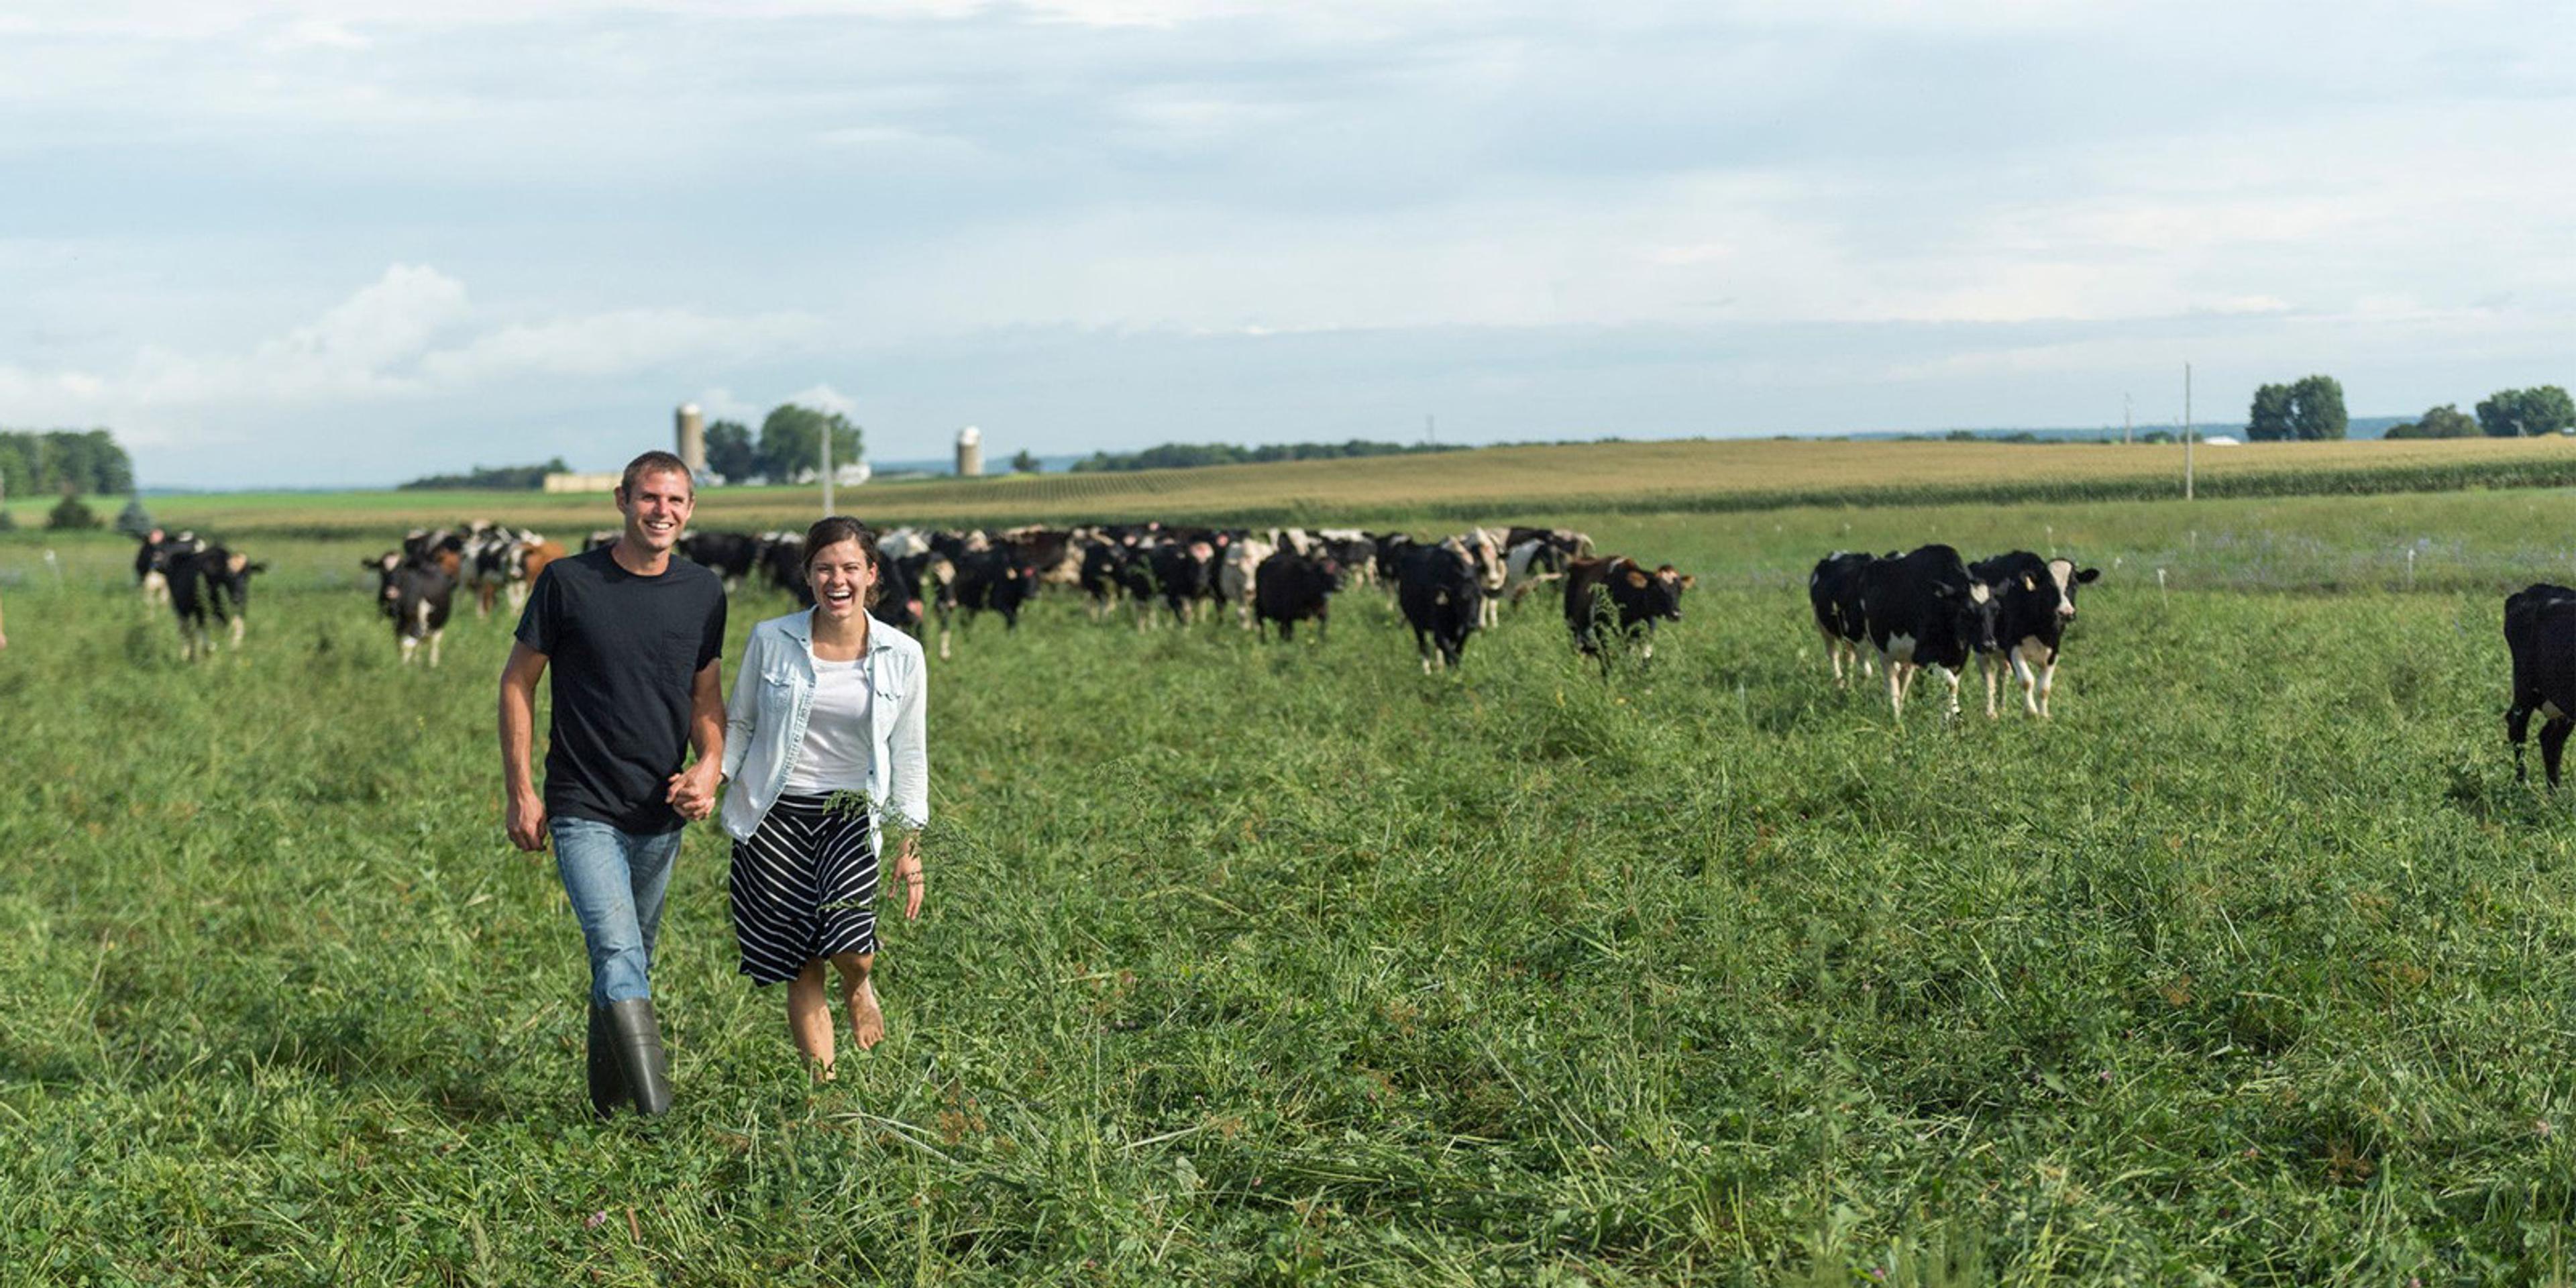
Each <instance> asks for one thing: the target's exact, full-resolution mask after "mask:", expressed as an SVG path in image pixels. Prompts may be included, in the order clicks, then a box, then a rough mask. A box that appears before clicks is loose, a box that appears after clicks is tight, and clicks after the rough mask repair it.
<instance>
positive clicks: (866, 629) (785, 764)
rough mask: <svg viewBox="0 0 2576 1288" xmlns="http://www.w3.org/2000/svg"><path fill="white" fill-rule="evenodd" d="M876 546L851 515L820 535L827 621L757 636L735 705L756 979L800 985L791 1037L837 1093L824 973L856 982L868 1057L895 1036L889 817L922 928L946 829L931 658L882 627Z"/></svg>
mask: <svg viewBox="0 0 2576 1288" xmlns="http://www.w3.org/2000/svg"><path fill="white" fill-rule="evenodd" d="M878 575H879V566H878V559H877V547H876V538H875V535H874V534H873V533H870V532H869V531H868V530H867V529H866V528H864V527H861V526H860V525H859V522H858V520H856V519H850V518H844V517H841V516H838V515H835V516H833V517H831V518H828V519H825V520H823V521H822V522H820V523H817V524H815V525H814V526H813V527H812V528H811V529H809V530H808V531H807V532H806V534H805V580H806V583H807V584H808V585H809V586H811V587H812V588H813V590H814V607H812V608H811V609H808V610H806V611H804V612H798V613H790V614H788V615H787V616H785V617H773V618H771V619H769V620H768V621H765V622H762V623H761V624H759V625H758V626H755V627H753V628H752V631H751V642H750V643H749V644H748V645H747V646H746V647H745V649H744V651H743V655H742V668H741V670H740V671H739V672H737V673H736V675H735V677H734V686H733V698H732V700H731V701H729V702H728V703H726V705H725V747H724V774H725V778H726V780H727V781H728V782H730V783H732V784H733V786H732V789H731V790H730V791H729V792H728V793H727V794H726V796H725V803H724V827H725V832H726V833H727V834H728V835H730V836H732V837H733V842H734V845H733V874H732V888H733V928H734V938H735V941H736V942H737V943H738V944H739V945H740V947H741V949H742V973H744V974H746V975H749V976H751V979H752V982H753V983H755V984H760V985H769V984H776V983H785V984H786V985H787V1031H788V1033H789V1034H790V1035H791V1036H793V1037H794V1038H795V1039H796V1048H797V1050H799V1051H801V1052H803V1053H804V1055H805V1059H806V1060H807V1062H808V1064H809V1066H810V1067H811V1069H812V1070H813V1073H814V1076H815V1078H816V1079H817V1080H818V1081H825V1082H828V1081H830V1080H831V1078H832V1011H831V1007H830V1005H829V1002H828V1000H827V999H826V997H825V994H824V987H823V985H824V979H823V977H824V970H823V964H824V963H825V962H827V961H828V962H830V963H831V964H832V966H833V967H834V968H836V969H837V971H838V972H839V974H840V982H841V1003H842V1005H843V1007H845V1008H846V1009H847V1010H848V1011H849V1014H850V1028H851V1030H852V1032H853V1036H854V1037H855V1038H856V1039H857V1041H858V1044H859V1049H861V1050H866V1049H867V1048H869V1047H872V1046H875V1045H876V1044H877V1040H878V1039H880V1038H882V1037H884V1036H885V1015H884V1013H883V1012H882V1011H881V1010H879V1009H878V1007H877V995H876V987H875V985H874V983H873V982H872V981H871V979H870V972H871V971H872V970H873V969H874V968H875V966H876V952H877V933H876V932H877V917H876V911H875V908H874V906H873V905H874V903H875V900H876V897H877V894H878V880H877V862H878V859H879V857H880V854H879V848H880V840H881V836H880V829H879V827H878V821H879V818H880V817H881V811H882V812H891V814H892V815H893V819H892V821H893V822H894V824H895V825H896V826H897V827H898V828H900V829H901V832H902V840H901V843H900V845H899V847H898V848H897V850H896V854H895V861H894V873H893V886H892V887H891V888H889V889H887V890H886V892H885V893H887V894H889V895H892V894H895V893H898V892H900V893H901V894H902V895H903V899H904V907H903V915H904V918H905V919H906V920H911V919H913V918H917V917H919V916H920V915H921V886H922V880H921V856H920V854H919V852H918V846H919V841H920V831H921V828H922V826H923V825H924V824H926V823H928V822H929V820H930V785H929V763H928V760H927V759H926V757H925V756H924V754H923V750H922V702H923V696H924V695H923V689H924V681H925V678H926V677H925V675H924V674H923V667H922V657H921V645H919V644H917V643H914V642H913V640H912V639H911V637H909V636H907V635H904V634H903V633H902V632H900V631H897V630H895V629H893V628H892V627H889V626H887V625H886V624H885V623H883V622H880V621H878V620H876V619H875V618H874V617H872V616H871V615H870V614H869V613H868V611H867V610H868V608H869V607H870V606H871V605H873V604H874V603H875V602H876V600H877V596H878V592H879V589H880V583H879V581H878Z"/></svg>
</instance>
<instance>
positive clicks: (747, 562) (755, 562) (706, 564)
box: [677, 532, 761, 594]
mask: <svg viewBox="0 0 2576 1288" xmlns="http://www.w3.org/2000/svg"><path fill="white" fill-rule="evenodd" d="M760 544H761V543H760V538H759V537H758V536H757V535H754V534H752V533H749V532H691V533H689V534H688V535H686V536H683V537H681V538H680V540H679V544H678V547H677V548H678V550H679V552H680V557H681V558H683V559H686V560H688V561H689V562H690V563H693V564H697V565H698V566H700V567H702V568H705V569H707V570H709V571H711V572H713V573H715V575H716V576H718V577H721V578H723V579H724V587H725V593H726V594H732V593H733V592H734V591H735V590H738V589H740V588H741V586H742V583H743V579H744V578H746V577H749V576H751V573H752V570H753V569H754V568H757V567H759V566H760Z"/></svg>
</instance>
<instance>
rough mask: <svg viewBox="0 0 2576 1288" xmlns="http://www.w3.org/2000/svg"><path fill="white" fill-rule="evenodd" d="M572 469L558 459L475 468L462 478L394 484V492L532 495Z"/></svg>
mask: <svg viewBox="0 0 2576 1288" xmlns="http://www.w3.org/2000/svg"><path fill="white" fill-rule="evenodd" d="M571 470H572V467H571V466H569V465H566V464H564V459H563V458H562V457H560V456H558V457H556V458H554V459H553V460H550V461H547V462H546V463H544V464H542V465H477V466H475V467H474V468H473V469H470V470H467V471H466V472H464V473H462V474H432V475H429V476H427V477H425V478H416V479H413V480H412V481H410V482H408V483H397V484H395V485H394V490H395V491H397V492H446V491H459V490H472V491H482V492H533V491H536V490H537V489H539V488H542V487H544V486H545V485H546V476H547V475H549V474H565V473H570V472H571Z"/></svg>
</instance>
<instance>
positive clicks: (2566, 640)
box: [2504, 582, 2576, 788]
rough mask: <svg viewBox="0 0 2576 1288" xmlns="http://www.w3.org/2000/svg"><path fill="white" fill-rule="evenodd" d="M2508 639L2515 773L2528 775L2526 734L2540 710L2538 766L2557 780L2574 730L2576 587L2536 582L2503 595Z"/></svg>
mask: <svg viewBox="0 0 2576 1288" xmlns="http://www.w3.org/2000/svg"><path fill="white" fill-rule="evenodd" d="M2504 645H2505V651H2506V652H2507V653H2509V654H2511V655H2512V657H2513V702H2512V705H2510V706H2508V707H2506V708H2505V713H2504V736H2505V741H2507V742H2510V743H2512V744H2513V778H2514V781H2515V782H2523V781H2525V780H2526V778H2527V775H2528V773H2529V771H2528V770H2527V769H2526V768H2525V767H2524V765H2523V760H2522V744H2523V739H2524V738H2525V737H2526V736H2527V735H2528V734H2529V733H2530V731H2531V713H2532V712H2534V711H2537V712H2539V713H2540V718H2541V724H2540V767H2541V769H2542V770H2543V771H2545V772H2546V773H2547V774H2548V776H2549V785H2550V786H2551V787H2552V788H2555V787H2557V786H2558V763H2559V757H2560V755H2561V753H2563V752H2564V751H2565V750H2566V748H2567V735H2568V733H2569V731H2570V730H2576V589H2570V588H2568V587H2566V586H2553V585H2550V584H2549V583H2547V582H2538V583H2534V584H2533V585H2529V586H2525V587H2523V588H2522V589H2521V590H2518V591H2515V592H2514V593H2513V594H2512V595H2511V596H2510V597H2508V598H2507V599H2506V600H2505V601H2504Z"/></svg>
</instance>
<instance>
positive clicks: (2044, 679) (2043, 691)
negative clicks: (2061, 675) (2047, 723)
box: [2039, 658, 2057, 720]
mask: <svg viewBox="0 0 2576 1288" xmlns="http://www.w3.org/2000/svg"><path fill="white" fill-rule="evenodd" d="M2056 685H2057V659H2055V658H2051V659H2049V660H2048V661H2046V662H2044V663H2042V664H2040V668H2039V718H2040V719H2042V720H2045V719H2047V718H2048V691H2049V690H2050V689H2052V688H2054V687H2056Z"/></svg>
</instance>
